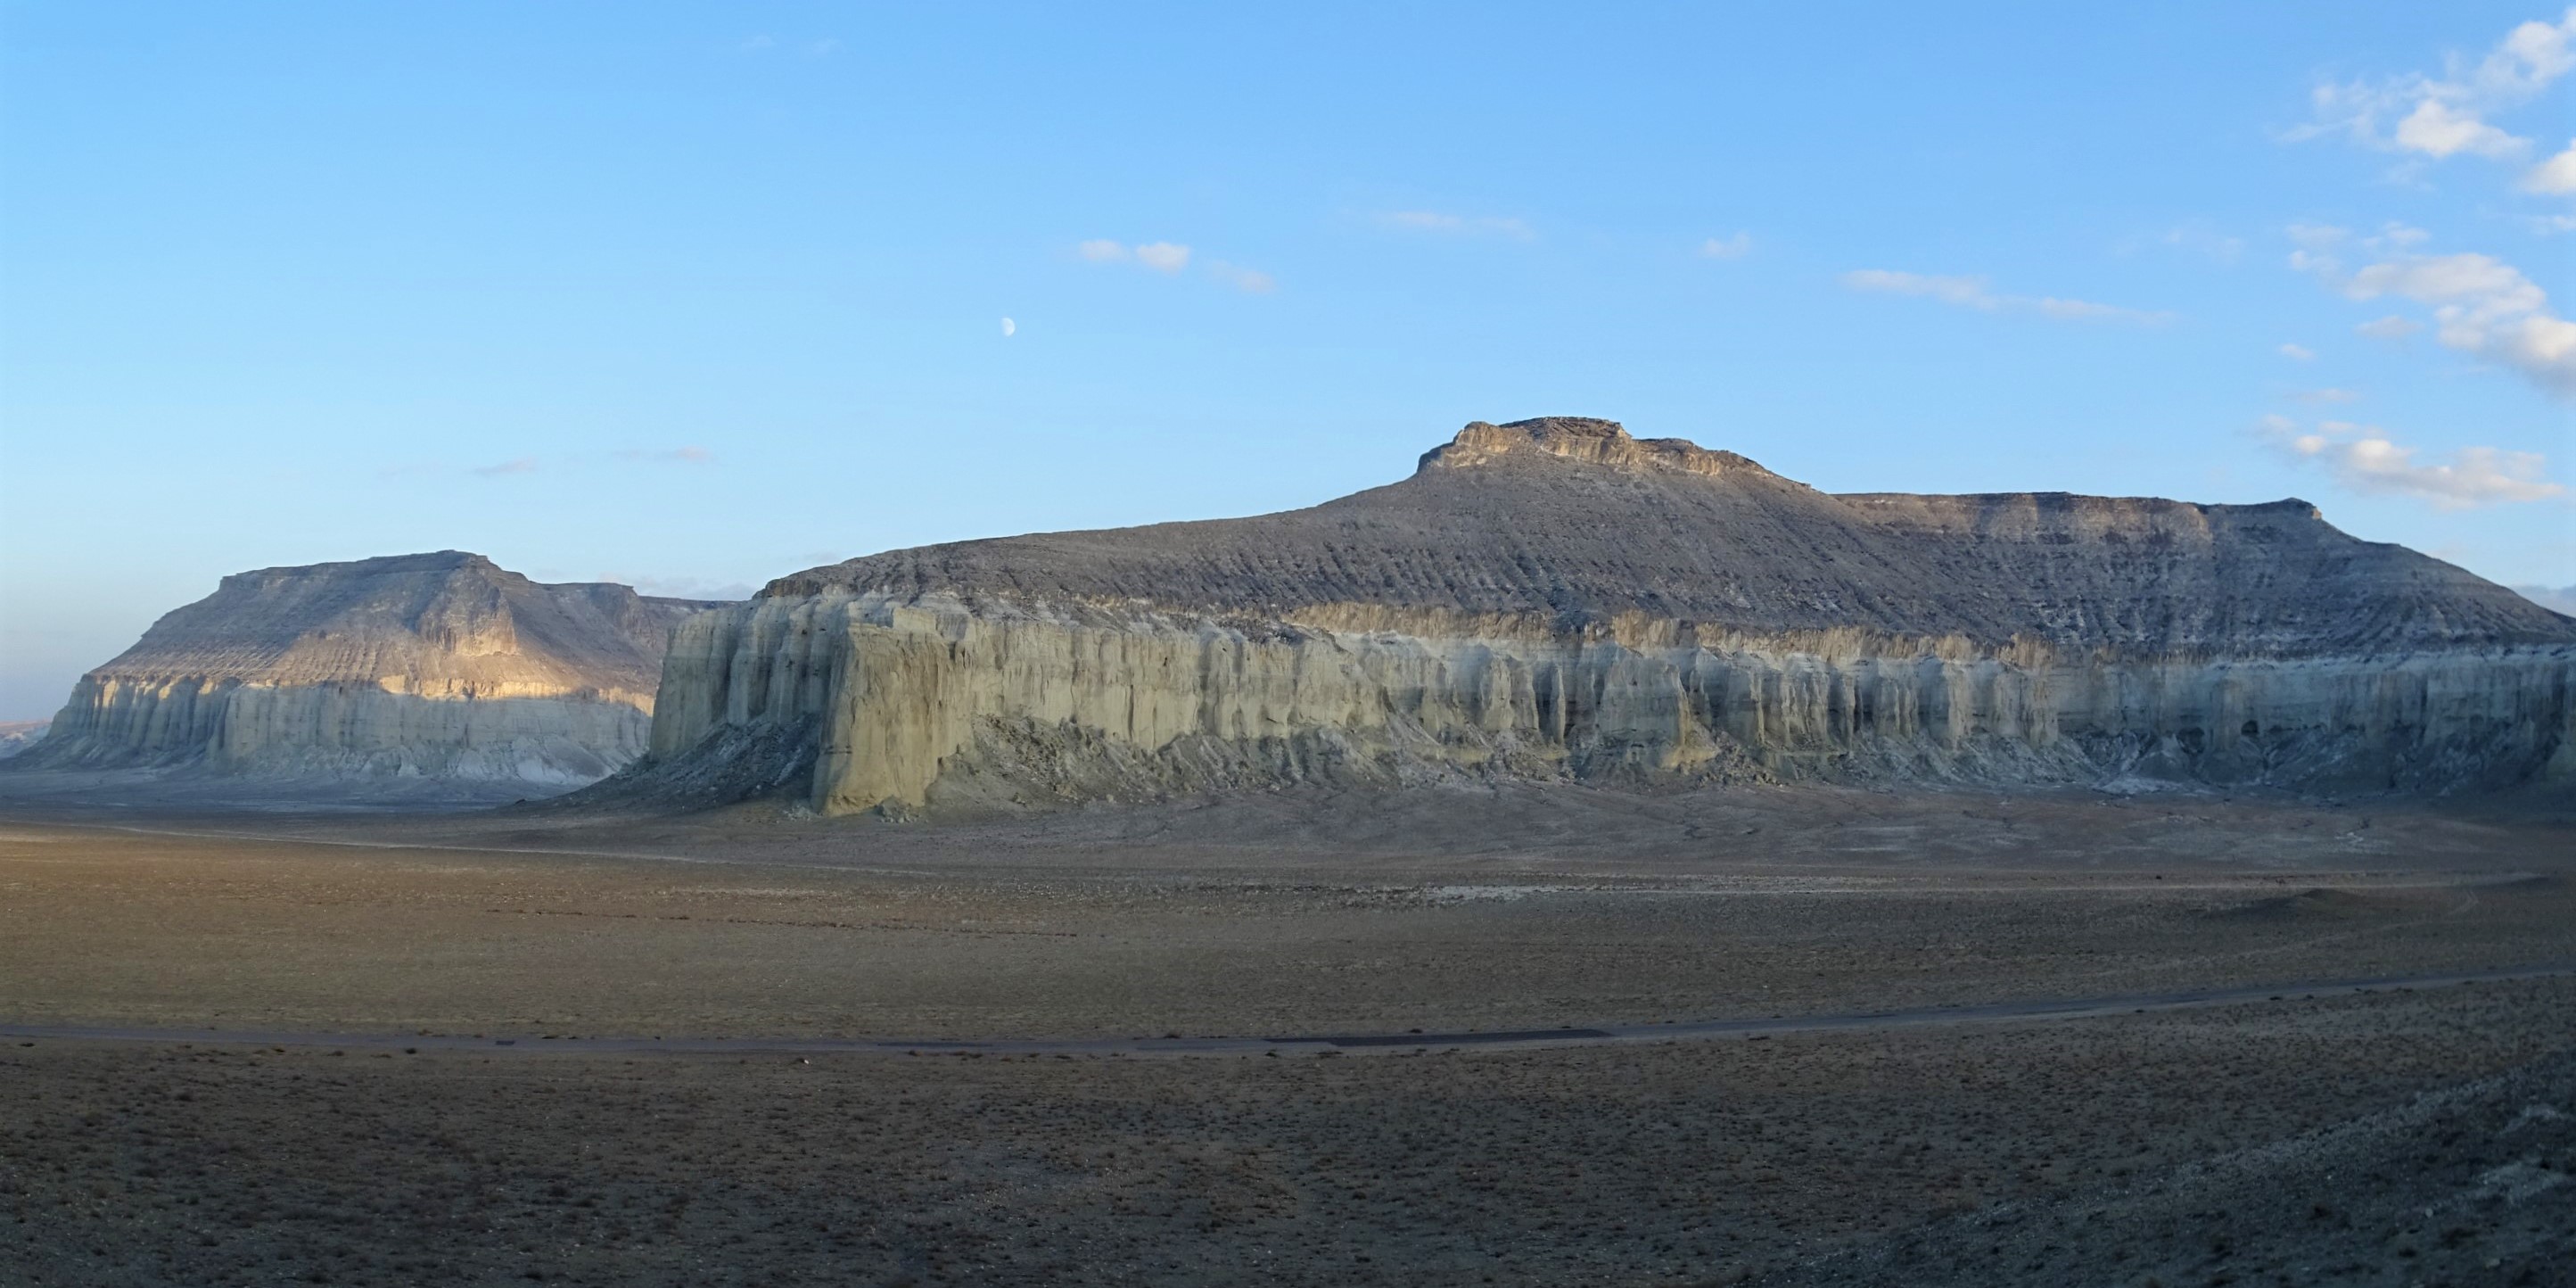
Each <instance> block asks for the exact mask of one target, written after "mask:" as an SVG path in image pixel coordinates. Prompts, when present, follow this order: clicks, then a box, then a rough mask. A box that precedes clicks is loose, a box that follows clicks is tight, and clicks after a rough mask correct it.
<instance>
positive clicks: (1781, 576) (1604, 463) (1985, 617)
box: [761, 417, 2576, 656]
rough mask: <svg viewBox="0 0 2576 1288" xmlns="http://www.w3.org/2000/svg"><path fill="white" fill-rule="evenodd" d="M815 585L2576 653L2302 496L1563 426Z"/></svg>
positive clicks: (2090, 640) (1284, 606)
mask: <svg viewBox="0 0 2576 1288" xmlns="http://www.w3.org/2000/svg"><path fill="white" fill-rule="evenodd" d="M825 591H848V592H854V593H863V594H864V593H882V594H889V595H895V596H905V597H909V596H917V595H923V594H947V595H954V596H957V597H959V598H961V599H963V600H965V601H967V602H968V603H974V602H978V601H980V600H985V599H1018V600H1037V601H1046V602H1056V603H1143V604H1151V605H1155V606H1159V607H1163V608H1168V609H1172V610H1176V611H1183V612H1196V613H1216V614H1224V613H1261V614H1275V613H1286V612H1294V611H1295V610H1298V609H1301V608H1311V607H1314V606H1318V605H1330V604H1371V605H1381V606H1387V607H1395V608H1407V609H1433V610H1443V611H1449V612H1461V613H1473V614H1514V615H1518V614H1542V615H1546V616H1548V617H1550V618H1554V619H1559V620H1570V621H1573V622H1582V621H1588V620H1606V619H1608V618H1611V617H1614V616H1617V615H1619V614H1628V613H1636V614H1645V615H1647V616H1650V617H1654V618H1659V619H1668V620H1679V621H1688V622H1693V623H1698V624H1702V625H1705V626H1711V627H1717V628H1721V629H1726V630H1734V631H1742V632H1750V633H1763V634H1777V633H1782V632H1793V631H1825V630H1848V629H1853V628H1861V629H1867V630H1871V631H1875V632H1879V633H1882V634H1888V635H1905V636H1918V637H1941V636H1960V637H1964V638H1967V639H1971V640H1975V641H1978V642H1981V643H1986V644H2001V643H2004V642H2007V641H2010V640H2012V639H2014V638H2015V637H2024V638H2030V639H2038V640H2045V641H2047V642H2049V643H2051V644H2054V645H2058V646H2061V647H2065V646H2076V647H2086V648H2107V649H2112V650H2116V651H2118V652H2120V653H2123V654H2127V655H2131V656H2156V655H2163V654H2167V653H2175V652H2182V653H2204V652H2207V653H2223V654H2227V655H2232V656H2249V655H2286V656H2295V655H2300V654H2307V653H2318V652H2336V653H2342V652H2352V651H2372V650H2381V649H2417V648H2456V647H2465V646H2495V645H2513V644H2556V643H2569V642H2576V621H2571V620H2570V619H2568V618H2565V617H2561V616H2558V615H2557V614H2554V613H2551V612H2549V611H2548V610H2546V609H2543V608H2541V607H2539V606H2538V605H2535V604H2533V603H2531V602H2530V601H2529V600H2526V599H2524V598H2522V597H2521V596H2519V595H2517V594H2515V593H2513V592H2511V591H2509V590H2507V589H2505V588H2504V587H2501V586H2497V585H2494V584H2493V583H2490V582H2487V581H2484V580H2482V579H2480V578H2478V577H2476V576H2474V575H2472V574H2470V573H2468V572H2466V571H2463V570H2461V569H2459V568H2456V567H2453V566H2451V565H2449V564H2446V563H2443V562H2441V561H2439V560H2436V559H2431V558H2427V557H2426V556H2424V555H2420V554H2417V553H2415V552H2414V551H2412V550H2408V549H2406V548H2405V547H2402V546H2396V545H2388V544H2382V543H2376V542H2367V541H2360V540H2356V539H2354V538H2352V537H2350V536H2347V535H2345V534H2344V533H2342V532H2340V531H2337V530H2336V529H2335V528H2334V527H2332V526H2331V525H2329V524H2327V523H2326V522H2325V521H2324V519H2323V518H2321V517H2320V516H2319V515H2318V513H2317V511H2316V509H2315V507H2313V506H2311V505H2309V504H2308V503H2306V502H2304V501H2298V500H2285V501H2276V502H2271V503H2269V504H2264V505H2198V504H2192V503H2189V502H2180V501H2166V500H2157V499H2151V498H2126V497H2089V496H2072V495H2068V494H2066V493H2001V494H1993V495H1982V496H1911V495H1903V494H1887V493H1878V494H1852V495H1843V496H1836V495H1830V494H1827V493H1823V492H1818V491H1816V490H1815V489H1813V488H1810V487H1807V486H1806V485H1804V484H1801V483H1797V482H1794V481H1792V480H1789V479H1785V478H1782V477H1780V476H1779V475H1776V474H1773V473H1771V472H1770V471H1768V470H1766V469H1763V468H1762V467H1761V466H1759V465H1757V464H1755V463H1753V462H1752V461H1750V460H1747V459H1745V458H1744V457H1741V456H1738V455H1735V454H1734V453H1731V452H1712V451H1705V450H1703V449H1700V448H1698V447H1696V446H1693V445H1692V444H1690V443H1688V442H1686V441H1684V440H1680V439H1648V440H1642V441H1640V440H1636V439H1632V438H1630V437H1629V436H1628V434H1627V432H1626V431H1625V430H1624V429H1622V428H1621V427H1620V426H1619V425H1617V424H1616V423H1614V422H1611V421H1606V420H1588V419H1580V418H1573V417H1549V418H1543V419H1538V420H1524V421H1515V422H1512V423H1511V424H1508V425H1500V426H1496V425H1488V424H1485V423H1483V422H1478V423H1476V424H1472V425H1469V426H1468V427H1467V428H1466V429H1465V430H1463V431H1461V432H1460V433H1459V435H1458V437H1457V439H1456V440H1454V441H1453V442H1451V443H1449V444H1446V445H1444V446H1442V447H1439V448H1436V449H1434V450H1433V451H1431V452H1429V453H1427V454H1425V455H1424V456H1423V458H1422V464H1421V468H1420V469H1419V470H1418V471H1417V472H1416V473H1415V474H1414V475H1413V477H1411V478H1409V479H1406V480H1405V481H1403V482H1400V483H1395V484H1391V485H1389V486H1386V487H1380V488H1373V489H1370V490H1369V491H1365V492H1361V493H1357V494H1355V495H1352V496H1347V497H1343V498H1341V499H1339V500H1334V501H1328V502H1325V503H1324V504H1322V505H1318V506H1314V507H1312V508H1309V509H1304V510H1291V511H1287V512H1284V513H1279V514H1267V515H1259V516H1256V517H1252V518H1243V519H1217V520H1207V521H1201V522H1192V523H1164V524H1153V525H1149V526H1145V527H1136V528H1116V529H1108V530H1102V531H1089V532H1058V533H1040V534H1034V535H1030V536H1019V537H1003V538H996V539H990V540H981V541H963V542H955V543H950V544H946V545H936V546H923V547H918V548H915V549H910V550H897V551H890V552H888V553H885V554H878V555H870V556H867V557H864V558H859V559H852V560H849V561H848V562H845V563H840V564H834V565H830V566H827V567H822V568H815V569H811V570H808V571H805V572H801V573H797V574H794V575H792V576H788V577H782V578H779V579H778V580H776V581H773V582H771V583H770V584H769V585H768V586H767V587H765V588H763V589H762V591H761V595H762V596H763V597H766V598H772V599H780V598H799V597H803V596H808V595H814V594H818V593H822V592H825Z"/></svg>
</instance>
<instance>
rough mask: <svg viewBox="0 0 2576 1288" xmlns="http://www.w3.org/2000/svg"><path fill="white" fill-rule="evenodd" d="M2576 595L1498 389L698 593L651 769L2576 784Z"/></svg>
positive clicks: (670, 680) (2251, 512)
mask: <svg viewBox="0 0 2576 1288" xmlns="http://www.w3.org/2000/svg"><path fill="white" fill-rule="evenodd" d="M2571 690H2576V621H2571V620H2570V619H2568V618H2564V617H2560V616H2558V615H2556V614H2554V613H2550V612H2548V611H2546V610H2543V609H2541V608H2539V607H2537V606H2536V605H2533V604H2531V603H2530V602H2528V601H2527V600H2524V599H2522V598H2521V597H2519V596H2517V595H2514V594H2513V593H2511V592H2509V591H2506V590H2504V589H2503V588H2501V587H2497V586H2493V585H2491V584H2489V583H2486V582H2484V581H2481V580H2479V579H2477V578H2475V577H2472V576H2470V575H2469V574H2467V573H2465V572H2462V571H2460V570H2459V569H2456V568H2453V567H2451V566H2449V565H2447V564H2443V563H2440V562H2438V561H2435V560H2432V559H2428V558H2425V557H2423V556H2421V555H2417V554H2415V553H2413V552H2411V551H2407V550H2404V549H2402V548H2399V547H2395V546H2387V545H2377V544H2372V543H2367V542H2361V541H2356V540H2353V539H2352V538H2350V537H2347V536H2345V535H2344V534H2342V533H2340V532H2337V531H2336V530H2334V529H2333V528H2332V527H2330V526H2328V525H2327V524H2326V523H2325V522H2324V521H2323V520H2322V519H2321V518H2319V517H2318V515H2317V513H2316V511H2315V510H2314V509H2313V508H2312V507H2310V506H2308V505H2306V504H2305V503H2302V502H2296V501H2286V502H2278V503H2274V504H2270V505H2258V506H2204V505H2191V504H2185V503H2179V502H2172V501H2161V500H2143V499H2120V498H2101V497H2074V496H2065V495H2058V494H2037V495H2031V494H2017V495H1998V496H1968V497H1925V496H1895V495H1871V496H1829V495H1826V494H1824V493H1820V492H1816V491H1814V490H1813V489H1810V488H1807V487H1805V486H1803V485H1800V484H1798V483H1795V482H1792V481H1790V480H1787V479H1783V478H1781V477H1779V476H1777V475H1774V474H1772V473H1770V472H1769V471H1767V470H1764V469H1762V468H1761V467H1760V466H1758V465H1755V464H1754V463H1753V462H1751V461H1748V460H1745V459H1744V458H1742V457H1740V456H1735V455H1733V454H1731V453H1725V452H1710V451H1703V450H1701V449H1699V448H1697V447H1694V446H1692V445H1690V444H1688V443H1685V442H1681V441H1679V440H1670V439H1662V440H1646V441H1639V440H1635V439H1631V438H1630V437H1628V435H1627V434H1626V433H1625V432H1624V431H1623V430H1621V429H1620V428H1619V427H1618V426H1616V425H1613V424H1611V423H1609V422H1606V421H1591V420H1574V419H1548V420H1539V421H1524V422H1518V423H1515V424H1512V425H1502V426H1495V425H1487V424H1483V423H1481V422H1480V423H1478V424H1474V425H1470V426H1468V427H1467V429H1466V430H1465V431H1463V432H1461V433H1460V434H1459V435H1458V437H1457V439H1456V440H1455V441H1453V442H1452V443H1450V444H1448V445H1446V446H1444V447H1442V448H1439V449H1437V450H1435V451H1433V452H1431V453H1429V454H1428V455H1426V456H1425V457H1424V458H1423V463H1422V466H1421V468H1420V470H1419V471H1418V472H1417V473H1416V474H1415V475H1414V476H1413V477H1412V478H1411V479H1408V480H1406V481H1405V482H1402V483H1398V484H1395V485H1392V486H1389V487H1383V488H1378V489H1374V490H1372V491H1369V492H1363V493H1360V494H1358V495H1355V496H1351V497H1346V498H1343V499H1341V500H1339V501H1334V502H1330V503H1327V504H1325V505H1321V506H1317V507H1314V508H1312V509H1308V510H1300V511H1293V512H1290V513H1286V514H1277V515H1265V516H1260V517H1257V518H1250V519H1236V520H1221V521H1214V522H1206V523H1188V524H1166V525H1157V526H1152V527H1144V528H1131V529H1121V530H1117V531H1108V532H1088V533H1054V534H1041V535H1035V536H1027V537H1014V538H1007V539H1002V540H994V541H978V542H965V543H959V544H954V545H946V546H932V547H924V548H921V549H917V550H906V551H897V552H893V553H889V554H884V555H876V556H871V557H869V558H864V559H857V560H852V561H850V562H848V563H843V564H838V565H834V566H831V567H827V568H818V569H814V570H811V571H808V572H804V573H799V574H796V575H794V576H791V577H786V578H781V579H780V580H778V581H776V582H773V583H771V585H770V586H769V587H768V588H766V589H765V590H764V591H763V592H762V594H761V596H760V597H758V598H756V599H754V600H752V601H750V602H749V603H746V604H743V605H739V606H736V607H733V608H730V609H727V610H725V611H724V612H720V613H711V614H707V615H704V616H701V617H697V618H694V619H692V620H690V621H688V622H686V623H684V624H683V625H682V627H681V628H680V629H679V630H678V631H677V632H676V633H675V636H674V640H673V644H672V651H671V655H670V657H669V659H668V661H667V663H666V665H665V668H664V672H663V678H662V687H661V694H660V699H659V703H658V706H657V711H656V716H655V720H654V725H653V735H652V746H651V752H650V755H649V756H648V757H647V760H646V762H645V763H643V764H642V765H639V766H638V767H637V768H636V769H635V770H633V771H630V773H629V774H628V775H627V776H625V777H624V778H623V779H621V780H620V783H621V784H622V786H623V788H625V789H631V790H638V791H645V792H654V793H661V794H677V795H681V796H684V797H685V796H696V797H699V798H724V797H729V796H740V795H746V794H752V793H758V792H766V791H785V792H791V793H796V794H801V795H803V796H805V797H806V798H808V799H809V800H810V801H811V803H812V804H813V805H814V806H816V807H817V808H820V809H823V810H826V811H850V810H862V809H868V808H873V807H878V806H891V807H896V808H913V807H919V806H923V805H936V804H943V803H952V802H953V803H959V804H1008V803H1020V804H1031V803H1043V802H1048V801H1064V800H1085V799H1104V798H1106V799H1117V798H1132V797H1139V796H1150V795H1155V794H1160V793H1164V792H1170V791H1185V790H1198V789H1204V788H1212V787H1254V786H1265V785H1275V784H1280V783H1285V782H1301V781H1323V782H1346V783H1378V784H1400V783H1408V782H1426V781H1439V780H1442V779H1453V778H1459V777H1489V776H1514V777H1533V778H1568V779H1575V780H1585V781H1611V782H1623V783H1634V784H1638V785H1652V784H1656V783H1671V782H1688V781H1759V780H1765V779H1777V778H1828V779H1901V780H1944V781H1965V782H2092V781H2100V780H2103V779H2106V778H2120V777H2139V778H2151V779H2170V780H2181V781H2198V782H2220V783H2257V782H2263V783H2279V784H2302V785H2333V786H2337V787H2349V788H2361V789H2394V790H2407V791H2446V790H2455V789H2464V788H2487V787H2505V786H2513V785H2518V784H2524V783H2530V782H2540V783H2544V784H2548V783H2557V784H2565V783H2569V782H2571V781H2576V736H2571V735H2576V729H2571V711H2576V708H2571Z"/></svg>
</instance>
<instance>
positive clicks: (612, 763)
mask: <svg viewBox="0 0 2576 1288" xmlns="http://www.w3.org/2000/svg"><path fill="white" fill-rule="evenodd" d="M714 606H715V605H712V604H707V603H701V602H699V601H695V600H680V599H659V598H652V597H647V596H643V595H638V594H636V593H635V592H634V590H632V589H631V588H629V587H626V586H620V585H614V584H609V583H581V584H570V585H541V584H539V583H537V582H533V581H530V580H528V579H527V578H526V577H523V576H520V575H519V574H517V573H514V572H510V571H508V570H506V569H503V568H500V567H498V566H495V565H494V564H493V563H492V561H491V560H489V559H486V558H484V557H483V556H481V555H476V554H467V553H464V552H461V551H455V550H446V551H440V552H438V553H436V554H421V555H397V556H393V557H389V558H382V559H363V560H358V561H356V562H352V563H329V564H314V565H310V566H308V567H301V568H265V569H261V570H259V571H257V572H246V573H240V574H237V575H234V576H230V577H226V578H224V579H223V584H222V586H221V587H220V588H219V589H217V590H216V591H215V593H214V594H212V595H209V596H207V597H206V598H204V599H201V600H199V601H197V602H196V603H193V604H189V605H187V606H186V607H184V608H180V609H178V610H176V611H173V612H171V613H170V614H168V615H166V616H164V617H163V618H162V619H161V620H160V621H158V622H156V623H154V624H153V626H152V629H151V630H149V631H147V632H145V633H144V636H143V638H142V640H140V641H139V642H137V643H136V644H135V645H134V647H133V648H130V649H128V650H126V651H125V652H124V653H123V654H121V655H119V656H118V657H117V658H116V659H115V660H114V661H111V662H109V663H107V664H106V665H105V666H102V667H99V668H98V669H97V670H94V671H91V672H90V673H89V674H87V675H84V676H82V677H81V679H80V682H79V683H78V684H77V685H76V686H75V687H74V689H73V691H72V696H71V701H70V702H69V703H67V704H65V706H64V707H63V710H62V713H61V714H60V715H57V716H56V717H54V723H53V728H52V730H51V731H50V732H49V733H48V734H47V736H46V737H45V739H44V740H43V741H42V742H39V743H37V744H35V745H34V746H33V747H31V748H30V749H29V750H28V751H26V752H25V753H24V754H22V755H19V756H16V757H13V758H11V759H10V760H9V761H8V762H7V763H8V764H9V765H10V766H11V767H12V768H13V769H69V768H126V767H155V768H186V769H193V770H203V771H212V772H225V773H251V774H263V775H286V776H299V777H301V776H326V777H348V776H364V775H381V774H392V775H404V776H428V777H446V778H459V779H517V780H523V781H525V782H528V783H530V784H536V785H551V786H558V787H561V786H571V785H576V784H580V783H586V782H590V781H592V780H594V779H597V778H600V777H601V776H603V775H606V774H608V773H609V772H610V771H612V770H615V769H616V768H618V767H619V766H621V765H624V764H625V763H627V762H628V761H630V760H633V759H634V758H635V757H636V756H637V755H638V754H640V753H641V752H642V751H643V749H644V746H645V742H646V738H647V734H648V731H649V729H650V726H651V720H652V711H653V688H654V685H655V683H656V682H657V678H658V676H659V673H660V668H661V659H662V651H663V648H664V646H665V645H666V644H667V643H668V641H669V636H670V631H671V627H672V626H673V624H675V623H676V622H678V621H679V620H681V619H682V618H685V617H687V616H688V615H690V614H691V613H694V612H697V611H700V610H702V609H705V608H709V607H714Z"/></svg>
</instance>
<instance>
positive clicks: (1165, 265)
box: [1073, 237, 1190, 273]
mask: <svg viewBox="0 0 2576 1288" xmlns="http://www.w3.org/2000/svg"><path fill="white" fill-rule="evenodd" d="M1073 253H1074V254H1077V255H1080V256H1082V257H1083V258H1084V259H1087V260H1090V261H1091V262H1092V263H1094V264H1125V263H1136V264H1142V265H1144V266H1145V267H1147V268H1150V269H1153V270H1154V271H1155V272H1158V273H1177V272H1179V271H1181V270H1182V269H1184V268H1187V267H1189V265H1190V248H1189V247H1187V246H1183V245H1180V244H1178V243H1176V242H1147V243H1145V244H1144V245H1142V246H1134V247H1131V246H1128V245H1127V244H1125V243H1124V242H1115V241H1111V240H1109V239H1108V238H1106V237H1096V238H1093V239H1092V240H1090V241H1087V242H1084V243H1082V244H1081V245H1078V246H1076V247H1074V248H1073Z"/></svg>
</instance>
